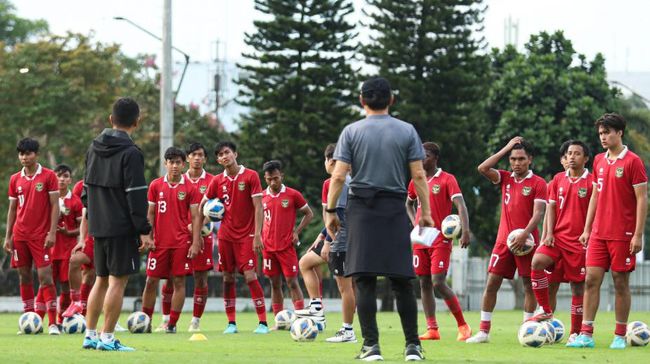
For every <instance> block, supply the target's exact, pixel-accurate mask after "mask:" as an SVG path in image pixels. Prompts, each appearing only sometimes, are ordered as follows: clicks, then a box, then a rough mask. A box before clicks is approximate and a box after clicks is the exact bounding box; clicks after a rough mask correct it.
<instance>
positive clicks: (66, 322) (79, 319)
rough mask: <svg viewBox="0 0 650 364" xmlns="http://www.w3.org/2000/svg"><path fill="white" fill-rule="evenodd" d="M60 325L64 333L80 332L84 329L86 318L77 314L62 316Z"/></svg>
mask: <svg viewBox="0 0 650 364" xmlns="http://www.w3.org/2000/svg"><path fill="white" fill-rule="evenodd" d="M62 326H63V332H65V333H66V334H82V333H84V332H85V331H86V319H84V317H83V316H82V315H79V314H76V315H74V316H71V317H64V318H63V323H62Z"/></svg>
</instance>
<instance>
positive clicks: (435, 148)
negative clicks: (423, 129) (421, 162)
mask: <svg viewBox="0 0 650 364" xmlns="http://www.w3.org/2000/svg"><path fill="white" fill-rule="evenodd" d="M422 147H423V148H424V150H426V151H429V152H431V154H433V155H435V156H436V158H440V146H439V145H438V144H436V143H434V142H424V143H423V144H422Z"/></svg>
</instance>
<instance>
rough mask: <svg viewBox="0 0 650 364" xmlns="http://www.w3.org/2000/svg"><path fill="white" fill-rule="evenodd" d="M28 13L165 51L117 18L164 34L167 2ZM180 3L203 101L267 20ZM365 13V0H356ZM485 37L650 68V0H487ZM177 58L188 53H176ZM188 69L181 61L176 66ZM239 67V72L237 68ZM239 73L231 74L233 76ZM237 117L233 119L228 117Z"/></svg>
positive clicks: (71, 3) (24, 5) (34, 8)
mask: <svg viewBox="0 0 650 364" xmlns="http://www.w3.org/2000/svg"><path fill="white" fill-rule="evenodd" d="M13 3H14V5H15V6H16V8H17V13H18V15H19V16H21V17H25V18H42V19H45V20H47V21H48V22H49V24H50V29H51V30H52V31H53V32H54V33H64V32H66V31H68V30H70V31H74V32H81V33H84V34H87V33H89V32H91V31H94V33H95V37H96V39H97V40H99V41H102V42H115V43H119V44H121V45H122V49H123V51H124V52H125V53H126V54H127V55H137V54H138V53H160V48H161V43H160V42H159V41H157V40H156V39H153V38H151V37H150V36H148V35H146V34H144V33H142V32H141V31H139V30H138V29H136V28H134V27H132V26H130V25H129V24H127V23H125V22H122V21H116V20H113V17H114V16H123V17H127V18H129V19H130V20H132V21H133V22H135V23H138V24H139V25H141V26H142V27H144V28H146V29H149V30H150V31H152V32H153V33H156V34H162V4H163V0H111V1H88V0H58V1H52V0H13ZM172 3H173V10H172V16H173V26H172V29H173V44H174V46H176V47H178V48H180V49H182V50H183V51H185V52H186V53H189V54H190V56H191V58H192V60H194V61H198V62H199V63H198V64H195V65H193V66H192V67H191V68H190V71H189V73H188V76H187V77H188V78H187V81H186V82H187V85H188V86H186V85H185V84H184V85H183V89H182V90H181V92H180V94H179V100H180V101H181V102H190V101H193V102H196V103H201V102H202V101H203V99H204V98H205V95H207V94H208V92H209V89H210V88H211V85H212V79H211V77H209V72H210V70H211V68H212V67H213V66H211V65H210V63H211V62H212V61H213V60H214V58H215V56H216V49H217V45H216V44H217V40H219V41H220V42H221V47H220V57H221V58H224V57H225V58H227V59H228V60H230V61H238V60H240V59H241V53H242V51H243V50H245V44H244V42H243V38H244V32H251V31H253V20H254V19H256V18H259V14H258V13H257V12H256V11H255V10H254V7H253V1H252V0H183V1H180V0H176V1H172ZM353 3H354V5H355V7H356V9H357V13H356V14H355V16H354V19H355V20H356V19H358V18H359V17H360V15H359V8H360V7H361V6H363V5H364V4H365V2H364V1H363V0H353ZM486 4H487V5H488V10H487V12H486V13H485V22H484V25H485V31H484V36H485V38H486V40H487V41H488V43H489V46H490V47H502V46H503V45H504V21H505V19H507V18H508V17H511V18H512V20H513V22H518V24H519V37H518V39H519V42H518V43H519V46H521V45H522V44H523V43H524V42H525V41H526V40H527V39H528V38H529V36H530V34H532V33H537V32H539V31H541V30H547V31H553V30H556V29H562V30H564V31H565V34H566V35H567V37H568V38H569V39H571V40H572V41H573V43H574V47H575V48H576V50H577V51H578V52H580V53H584V54H586V55H587V56H588V57H589V58H592V57H593V56H594V55H595V54H596V53H597V52H601V53H603V54H604V55H605V57H606V60H607V68H608V70H609V71H629V72H650V47H649V44H650V42H648V39H647V34H650V19H648V17H649V16H650V1H645V0H616V1H614V0H610V1H606V0H571V1H567V0H537V1H535V0H487V1H486ZM174 57H175V61H176V62H180V61H181V60H182V57H180V56H179V55H178V54H174ZM174 68H175V69H177V70H178V69H180V68H181V65H180V64H177V65H175V66H174ZM233 72H234V71H233ZM232 76H234V75H231V77H232ZM227 123H229V121H228V122H227Z"/></svg>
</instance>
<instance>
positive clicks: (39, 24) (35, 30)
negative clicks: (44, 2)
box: [0, 0, 48, 46]
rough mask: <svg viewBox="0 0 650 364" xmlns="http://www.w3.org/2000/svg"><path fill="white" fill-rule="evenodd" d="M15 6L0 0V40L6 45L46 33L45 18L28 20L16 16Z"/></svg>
mask: <svg viewBox="0 0 650 364" xmlns="http://www.w3.org/2000/svg"><path fill="white" fill-rule="evenodd" d="M15 10H16V8H15V7H14V6H13V5H12V4H11V2H9V1H8V0H0V42H4V45H6V46H13V45H15V44H16V43H20V42H24V41H26V40H28V39H30V38H31V37H34V36H37V35H45V34H47V30H48V24H47V22H46V21H45V20H42V19H39V20H29V19H23V18H20V17H18V16H17V15H16V14H15Z"/></svg>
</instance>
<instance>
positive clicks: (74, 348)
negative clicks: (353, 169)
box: [0, 311, 650, 364]
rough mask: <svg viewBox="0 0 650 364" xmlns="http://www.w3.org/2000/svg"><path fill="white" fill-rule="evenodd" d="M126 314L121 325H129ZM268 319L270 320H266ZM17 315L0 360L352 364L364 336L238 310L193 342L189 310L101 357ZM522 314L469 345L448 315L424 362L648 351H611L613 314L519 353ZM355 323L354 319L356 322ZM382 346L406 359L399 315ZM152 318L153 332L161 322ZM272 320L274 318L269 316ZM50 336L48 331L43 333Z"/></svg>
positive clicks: (588, 357) (631, 358)
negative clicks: (295, 325)
mask: <svg viewBox="0 0 650 364" xmlns="http://www.w3.org/2000/svg"><path fill="white" fill-rule="evenodd" d="M127 315H128V314H126V313H125V314H123V315H122V317H121V319H120V323H122V325H124V326H126V316H127ZM270 316H271V315H269V318H270ZM18 317H19V315H18V314H1V315H0V363H72V362H83V363H119V364H126V363H129V364H130V363H156V364H161V363H174V364H189V363H274V364H277V363H301V364H302V363H320V364H324V363H327V364H331V363H340V362H353V358H354V356H355V355H356V354H357V352H358V351H359V349H360V347H361V331H360V329H359V327H358V323H356V322H355V332H356V333H357V337H358V339H359V342H358V343H357V344H350V343H347V344H329V343H326V342H325V338H327V337H329V336H332V335H333V334H334V332H335V331H336V330H337V329H338V328H339V325H340V323H341V321H340V320H341V316H340V314H334V313H332V314H329V315H328V316H327V329H326V330H325V332H324V333H321V334H320V335H319V336H318V338H317V339H316V341H315V342H311V343H296V342H293V341H292V340H291V338H290V337H289V333H288V332H287V331H277V332H271V333H270V334H269V335H255V334H253V333H252V330H253V329H254V328H255V326H256V324H257V316H256V315H255V314H254V313H238V315H237V320H238V322H237V323H238V328H239V333H238V334H236V335H228V336H226V335H223V334H222V331H223V329H224V328H225V325H226V317H225V314H206V315H205V316H204V318H203V319H202V320H201V328H202V329H203V334H205V335H206V336H207V338H208V341H199V342H191V341H189V340H188V339H189V337H190V336H191V335H190V334H189V333H187V331H186V330H187V327H188V325H189V320H190V318H191V314H190V313H184V314H183V315H182V316H181V319H180V322H179V325H178V330H179V332H178V333H177V334H176V335H170V334H164V333H153V334H139V335H134V334H130V333H121V334H118V338H119V339H120V340H121V341H122V342H123V343H124V344H126V345H129V346H133V347H135V348H136V349H137V352H134V353H106V352H96V351H88V350H83V349H81V341H82V336H81V335H61V336H59V337H56V336H48V335H47V334H45V335H43V334H41V335H35V336H32V335H22V336H17V335H16V332H17V330H18V329H17V321H18ZM521 317H522V314H521V312H518V311H517V312H515V311H500V312H496V313H495V315H494V318H493V323H492V327H493V329H492V333H491V342H490V343H489V344H478V345H469V344H465V343H459V342H456V341H455V339H456V323H455V321H454V320H453V317H452V316H450V315H449V314H447V313H440V314H439V315H438V322H439V324H440V327H441V331H440V332H441V336H442V339H441V340H440V341H425V342H423V346H424V350H425V355H426V358H427V360H428V361H430V362H436V363H458V362H481V363H497V362H499V363H505V362H508V363H535V364H537V363H569V362H570V363H589V364H591V363H626V362H627V363H647V362H648V361H649V360H650V359H649V358H650V347H642V348H627V349H626V350H624V351H614V350H610V349H608V346H609V343H610V342H611V339H612V335H613V330H614V315H613V313H600V314H599V315H598V317H597V321H596V331H595V334H596V335H595V338H596V348H595V349H569V348H565V347H564V344H556V345H548V346H544V347H542V348H539V349H532V348H524V347H521V346H520V345H519V343H518V342H517V336H516V335H517V334H516V333H517V329H518V327H519V324H520V322H521ZM558 317H559V318H560V319H561V320H562V321H563V322H564V323H565V325H567V330H568V329H569V327H568V326H569V324H570V320H569V314H568V313H564V312H561V313H560V314H559V315H558ZM355 319H356V318H355ZM377 319H378V323H379V329H380V345H381V348H382V355H383V356H384V359H385V360H386V361H389V362H403V360H404V357H403V348H404V339H403V336H402V332H401V326H400V324H399V317H398V316H397V313H380V314H379V315H378V318H377ZM466 319H467V322H468V323H469V324H470V325H471V326H472V327H473V328H474V329H475V330H476V329H477V328H478V320H479V317H478V313H475V312H469V313H467V314H466ZM159 320H160V316H159V314H156V317H155V318H154V327H156V326H157V325H158V324H159ZM630 320H641V321H644V322H647V323H650V313H649V312H633V313H632V314H631V315H630ZM271 321H272V319H271ZM424 327H425V323H424V315H423V314H420V328H421V329H420V331H422V328H424ZM46 331H47V330H46Z"/></svg>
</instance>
